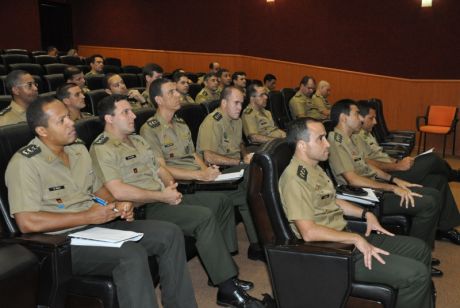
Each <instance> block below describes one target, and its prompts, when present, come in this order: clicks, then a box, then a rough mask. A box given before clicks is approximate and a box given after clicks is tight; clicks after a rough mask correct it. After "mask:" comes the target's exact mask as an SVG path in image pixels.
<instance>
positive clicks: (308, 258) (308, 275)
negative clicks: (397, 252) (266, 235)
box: [265, 242, 354, 307]
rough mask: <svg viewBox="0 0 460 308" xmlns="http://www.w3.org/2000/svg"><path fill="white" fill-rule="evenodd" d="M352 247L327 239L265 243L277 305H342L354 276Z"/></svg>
mask: <svg viewBox="0 0 460 308" xmlns="http://www.w3.org/2000/svg"><path fill="white" fill-rule="evenodd" d="M353 249H354V247H353V245H345V244H341V243H325V242H315V243H302V244H299V245H272V244H269V245H266V246H265V253H266V259H267V262H268V268H269V272H270V276H271V281H272V285H273V292H274V296H275V298H276V301H277V305H278V307H298V306H299V303H308V305H309V306H311V307H343V306H344V303H345V302H346V300H347V298H348V296H349V294H350V290H351V281H352V279H353V273H354V270H353V266H354V265H353V260H352V256H353Z"/></svg>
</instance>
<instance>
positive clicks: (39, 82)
mask: <svg viewBox="0 0 460 308" xmlns="http://www.w3.org/2000/svg"><path fill="white" fill-rule="evenodd" d="M32 77H33V78H34V80H35V82H36V83H37V88H38V93H39V94H40V93H45V92H46V90H47V89H46V87H45V82H44V81H43V79H42V78H41V77H40V76H37V75H32Z"/></svg>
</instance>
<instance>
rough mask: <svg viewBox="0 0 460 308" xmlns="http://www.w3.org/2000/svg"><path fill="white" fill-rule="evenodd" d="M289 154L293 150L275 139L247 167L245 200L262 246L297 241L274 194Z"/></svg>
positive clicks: (289, 157) (277, 196) (256, 154)
mask: <svg viewBox="0 0 460 308" xmlns="http://www.w3.org/2000/svg"><path fill="white" fill-rule="evenodd" d="M293 154H294V147H292V146H290V145H289V144H288V142H287V141H286V139H275V140H272V141H270V142H268V143H266V144H264V145H263V146H262V147H261V148H260V149H259V151H257V152H256V153H255V154H254V156H253V158H252V161H251V165H250V167H249V168H250V171H249V185H248V195H247V197H248V201H249V208H250V210H251V214H252V217H253V219H254V223H255V225H256V228H257V233H258V235H259V240H260V241H261V243H262V244H263V245H265V244H274V243H276V244H285V243H286V242H292V241H298V239H297V238H296V237H295V235H294V233H293V232H292V230H291V228H290V226H289V222H288V220H287V218H286V215H285V213H284V210H283V207H282V204H281V200H280V195H279V190H278V180H279V177H280V176H281V174H282V173H283V171H284V169H286V167H287V166H288V165H289V162H290V161H291V158H292V155H293Z"/></svg>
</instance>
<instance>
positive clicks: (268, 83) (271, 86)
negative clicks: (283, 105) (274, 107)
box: [264, 74, 276, 93]
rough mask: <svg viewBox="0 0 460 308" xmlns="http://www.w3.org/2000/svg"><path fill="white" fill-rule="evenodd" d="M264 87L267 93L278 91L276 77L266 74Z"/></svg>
mask: <svg viewBox="0 0 460 308" xmlns="http://www.w3.org/2000/svg"><path fill="white" fill-rule="evenodd" d="M264 87H265V91H266V92H267V93H268V92H270V91H275V90H276V76H275V75H273V74H266V75H265V76H264Z"/></svg>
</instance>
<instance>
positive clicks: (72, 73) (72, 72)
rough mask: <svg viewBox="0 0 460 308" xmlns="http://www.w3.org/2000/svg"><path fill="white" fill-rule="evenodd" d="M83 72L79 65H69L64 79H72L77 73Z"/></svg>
mask: <svg viewBox="0 0 460 308" xmlns="http://www.w3.org/2000/svg"><path fill="white" fill-rule="evenodd" d="M81 72H82V71H81V69H79V68H78V67H76V66H73V65H69V66H67V67H66V68H65V70H64V80H65V81H66V82H67V80H69V79H72V78H73V76H75V75H78V74H81Z"/></svg>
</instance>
